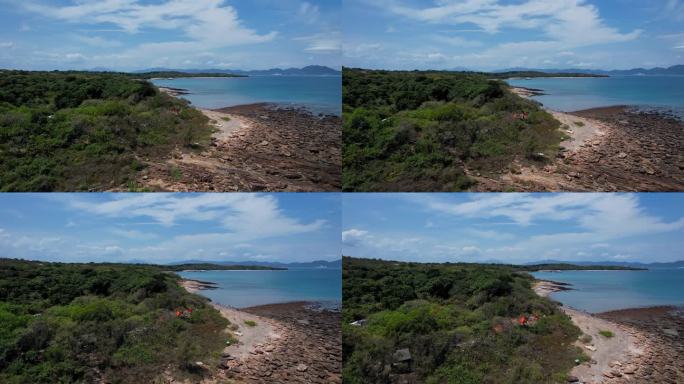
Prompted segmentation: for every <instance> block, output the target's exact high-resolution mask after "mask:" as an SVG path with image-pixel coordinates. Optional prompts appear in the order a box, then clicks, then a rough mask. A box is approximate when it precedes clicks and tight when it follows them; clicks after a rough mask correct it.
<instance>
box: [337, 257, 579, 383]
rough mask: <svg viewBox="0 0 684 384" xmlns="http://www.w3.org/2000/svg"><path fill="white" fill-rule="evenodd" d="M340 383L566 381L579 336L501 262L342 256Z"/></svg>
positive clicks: (524, 275) (518, 274)
mask: <svg viewBox="0 0 684 384" xmlns="http://www.w3.org/2000/svg"><path fill="white" fill-rule="evenodd" d="M343 265H344V268H343V273H342V276H343V277H342V278H343V305H342V311H343V314H342V316H343V325H342V343H343V380H344V383H348V384H356V383H400V382H419V383H447V384H456V383H458V384H470V383H472V384H475V383H490V384H494V383H554V382H559V383H560V382H565V381H566V380H567V374H568V372H569V371H570V369H571V368H572V367H573V366H574V365H575V361H576V360H577V361H580V362H582V361H585V360H586V355H584V354H583V352H582V351H581V350H580V349H579V348H577V347H575V346H574V345H573V342H574V341H575V340H577V338H578V337H579V336H580V334H581V332H580V330H579V329H578V328H577V327H576V326H575V325H573V323H572V322H571V320H570V318H569V317H568V316H566V315H565V314H564V313H563V312H562V311H560V310H559V308H558V306H557V303H555V302H553V301H551V300H549V299H547V298H543V297H540V296H538V295H536V294H535V293H534V291H533V290H532V284H533V281H534V280H533V278H532V277H531V276H530V275H529V274H527V273H524V272H520V271H517V270H515V269H513V268H511V267H510V266H505V265H483V264H422V263H404V262H392V261H380V260H369V259H356V258H350V257H345V258H344V259H343Z"/></svg>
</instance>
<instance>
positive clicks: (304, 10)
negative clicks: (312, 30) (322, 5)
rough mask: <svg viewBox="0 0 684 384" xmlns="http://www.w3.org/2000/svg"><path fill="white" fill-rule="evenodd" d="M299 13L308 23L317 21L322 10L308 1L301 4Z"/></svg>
mask: <svg viewBox="0 0 684 384" xmlns="http://www.w3.org/2000/svg"><path fill="white" fill-rule="evenodd" d="M298 14H299V16H300V17H301V18H302V19H303V20H304V21H306V22H307V23H316V22H318V20H319V19H320V17H321V11H320V9H319V8H318V6H317V5H313V4H311V3H309V2H307V1H305V2H303V3H302V4H301V5H300V6H299V11H298Z"/></svg>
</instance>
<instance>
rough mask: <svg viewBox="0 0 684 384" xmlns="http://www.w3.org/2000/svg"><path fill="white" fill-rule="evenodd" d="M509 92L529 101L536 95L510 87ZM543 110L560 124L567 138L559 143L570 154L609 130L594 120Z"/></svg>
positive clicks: (523, 89)
mask: <svg viewBox="0 0 684 384" xmlns="http://www.w3.org/2000/svg"><path fill="white" fill-rule="evenodd" d="M511 91H512V92H513V93H515V94H516V95H518V96H521V97H524V98H526V99H530V100H531V99H532V96H534V95H536V94H537V93H535V92H532V91H530V90H528V89H525V88H516V87H511ZM543 108H544V110H545V111H546V112H548V113H550V114H551V115H553V117H554V118H555V119H556V120H558V121H559V122H560V123H561V129H562V130H563V132H564V133H565V134H566V135H567V137H568V138H567V139H566V140H563V141H562V142H561V146H562V147H563V148H565V149H566V150H567V151H570V152H575V151H577V150H579V149H580V148H581V147H582V146H584V145H585V144H586V143H588V142H589V141H591V140H592V139H594V138H597V137H601V136H603V135H605V134H606V132H607V130H608V128H609V127H608V126H607V125H606V124H604V123H602V122H600V121H598V120H595V119H589V118H585V117H579V116H574V115H571V114H569V113H565V112H558V111H554V110H551V109H548V108H546V107H543Z"/></svg>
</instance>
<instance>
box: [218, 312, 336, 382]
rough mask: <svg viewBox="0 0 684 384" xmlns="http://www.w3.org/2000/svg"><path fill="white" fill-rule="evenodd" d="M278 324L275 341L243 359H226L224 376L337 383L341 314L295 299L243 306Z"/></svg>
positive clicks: (244, 380) (268, 380) (254, 379)
mask: <svg viewBox="0 0 684 384" xmlns="http://www.w3.org/2000/svg"><path fill="white" fill-rule="evenodd" d="M243 311H244V312H246V313H250V314H253V315H256V316H260V317H262V318H268V319H272V320H274V321H276V322H278V324H279V325H280V327H282V328H283V329H282V335H283V337H281V338H280V339H279V340H278V341H277V342H274V343H271V344H269V345H264V346H261V348H257V349H256V350H255V351H254V352H253V353H252V356H251V357H250V358H248V359H246V360H243V361H239V360H234V361H231V362H229V364H228V367H227V368H228V369H227V370H226V372H225V373H226V377H228V378H231V379H234V380H236V381H237V382H244V383H263V384H266V383H301V384H304V383H315V384H324V383H326V384H327V383H341V382H342V340H341V337H342V336H341V326H340V324H341V320H342V318H341V315H340V313H339V312H337V311H328V310H316V309H314V308H312V307H311V303H307V302H295V303H285V304H270V305H262V306H257V307H251V308H245V309H243Z"/></svg>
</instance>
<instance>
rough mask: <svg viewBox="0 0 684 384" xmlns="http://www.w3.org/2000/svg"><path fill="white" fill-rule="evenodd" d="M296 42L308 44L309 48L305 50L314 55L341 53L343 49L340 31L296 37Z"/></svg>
mask: <svg viewBox="0 0 684 384" xmlns="http://www.w3.org/2000/svg"><path fill="white" fill-rule="evenodd" d="M294 40H295V41H304V42H306V43H307V46H306V48H304V50H305V51H307V52H312V53H339V52H340V51H341V49H342V38H341V36H340V33H339V31H334V32H326V33H318V34H315V35H311V36H302V37H296V38H294Z"/></svg>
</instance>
